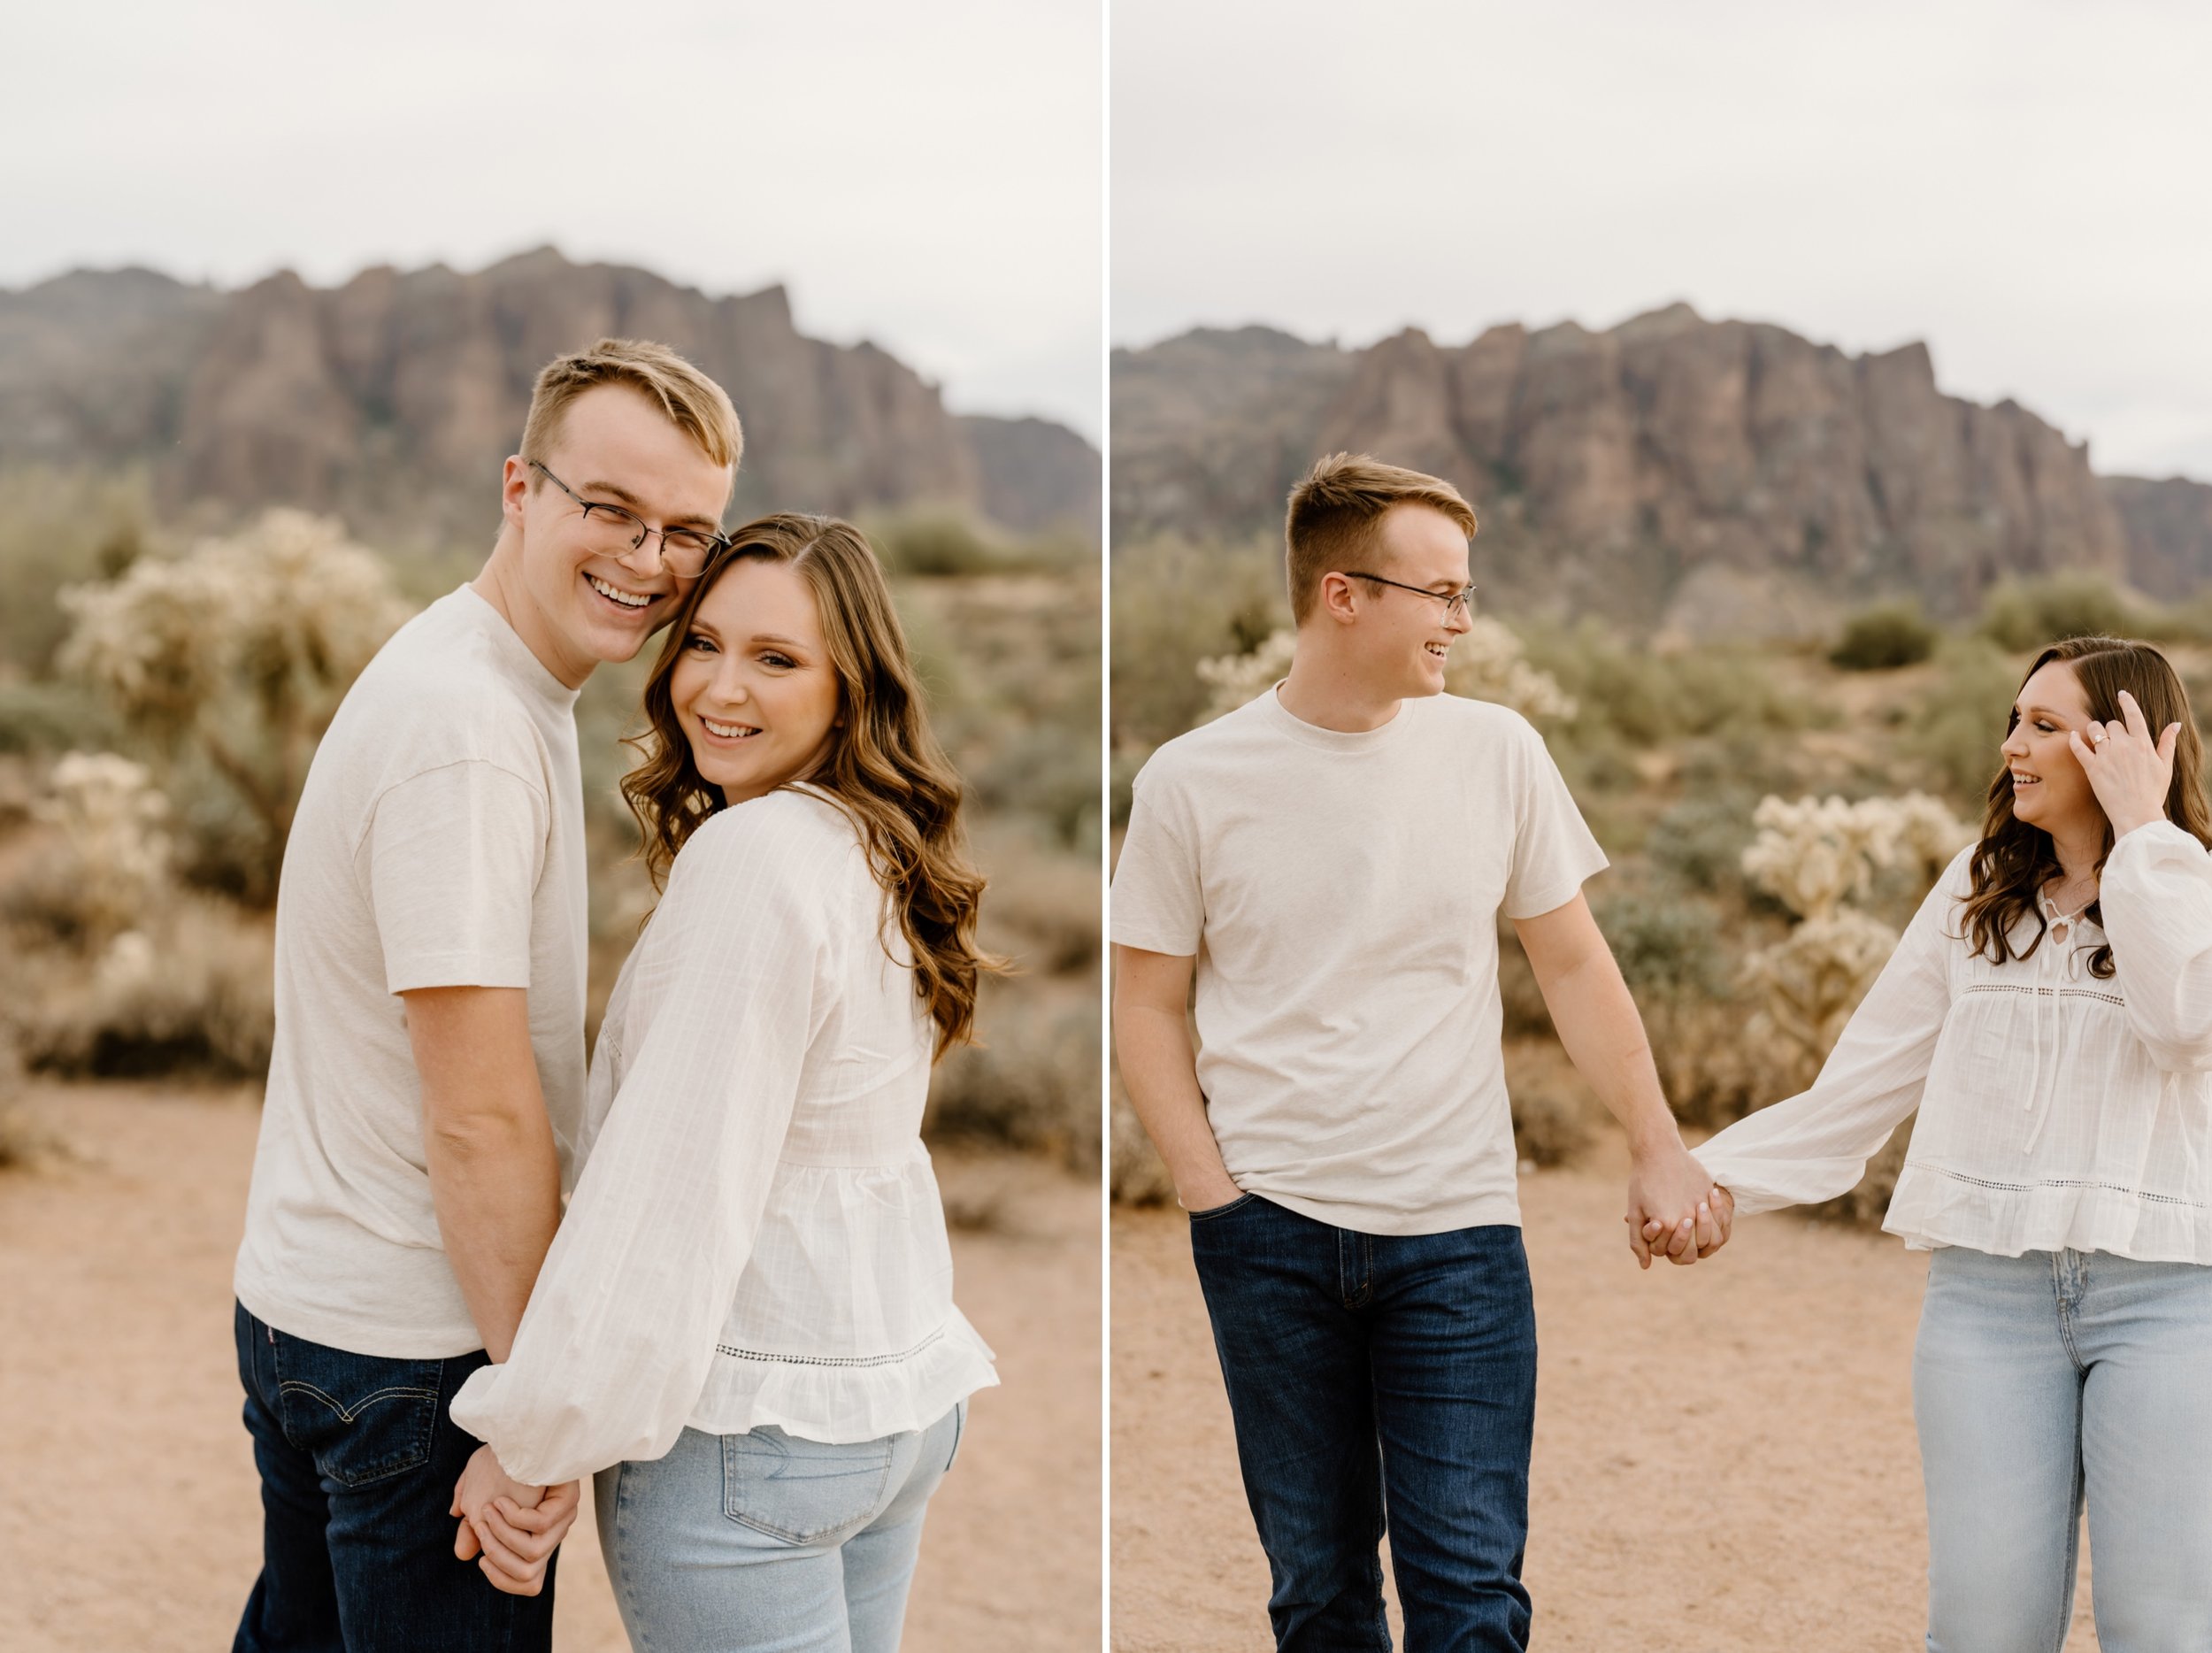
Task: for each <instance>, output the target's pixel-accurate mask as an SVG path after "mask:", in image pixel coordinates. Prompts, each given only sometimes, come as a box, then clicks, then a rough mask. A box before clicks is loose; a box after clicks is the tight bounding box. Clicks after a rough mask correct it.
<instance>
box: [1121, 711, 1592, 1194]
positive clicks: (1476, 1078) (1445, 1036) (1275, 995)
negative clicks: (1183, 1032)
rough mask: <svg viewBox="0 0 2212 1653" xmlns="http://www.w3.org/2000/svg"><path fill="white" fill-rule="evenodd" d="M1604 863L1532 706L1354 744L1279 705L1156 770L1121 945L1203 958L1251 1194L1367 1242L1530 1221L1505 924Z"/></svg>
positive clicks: (1172, 756)
mask: <svg viewBox="0 0 2212 1653" xmlns="http://www.w3.org/2000/svg"><path fill="white" fill-rule="evenodd" d="M1605 864H1606V862H1605V855H1604V852H1603V851H1602V850H1600V849H1599V848H1598V846H1597V842H1596V840H1594V838H1592V837H1591V835H1590V832H1589V829H1588V827H1586V826H1585V825H1584V824H1583V820H1582V816H1581V813H1580V811H1578V810H1577V809H1576V808H1575V803H1574V800H1573V799H1572V798H1571V796H1568V793H1567V788H1566V783H1565V782H1564V781H1563V780H1561V778H1560V774H1559V771H1558V768H1557V767H1556V766H1555V765H1554V764H1553V762H1552V760H1551V755H1550V754H1549V753H1548V752H1547V751H1546V750H1544V742H1543V740H1542V737H1541V736H1540V735H1539V734H1537V733H1536V731H1535V730H1534V729H1533V728H1532V727H1530V726H1529V724H1528V723H1527V721H1526V720H1525V719H1523V718H1522V717H1521V716H1520V715H1519V714H1518V713H1517V712H1514V711H1509V710H1508V709H1507V708H1505V707H1502V706H1497V705H1493V704H1490V703H1486V702H1482V701H1475V700H1463V699H1460V698H1458V697H1457V696H1450V695H1439V696H1434V697H1432V698H1429V699H1423V700H1408V701H1406V702H1404V703H1402V704H1401V706H1400V708H1399V711H1398V715H1397V716H1396V717H1394V718H1393V719H1391V720H1390V721H1389V722H1388V723H1386V724H1385V725H1384V726H1383V727H1381V728H1379V729H1375V730H1371V731H1368V732H1366V733H1363V734H1340V733H1338V732H1337V731H1334V730H1331V729H1324V728H1319V727H1316V726H1314V725H1312V724H1310V723H1305V722H1302V721H1301V720H1300V719H1297V718H1295V717H1294V716H1292V715H1291V713H1290V712H1288V711H1286V710H1285V709H1284V707H1283V704H1282V702H1281V701H1280V700H1279V699H1278V698H1277V697H1276V695H1275V692H1274V691H1273V690H1272V689H1271V690H1269V691H1268V692H1267V693H1265V694H1263V695H1261V696H1259V697H1258V698H1257V699H1256V700H1254V701H1253V702H1251V703H1249V704H1248V705H1246V706H1244V707H1242V708H1240V710H1238V711H1233V712H1231V713H1229V714H1228V715H1227V716H1226V717H1225V718H1221V719H1217V720H1216V721H1215V722H1213V723H1210V724H1207V725H1205V726H1204V727H1202V728H1198V729H1194V730H1193V731H1192V732H1191V733H1190V734H1185V735H1182V736H1179V738H1177V739H1175V740H1172V741H1170V742H1168V743H1167V744H1166V745H1165V746H1163V747H1162V748H1161V749H1160V750H1158V751H1157V752H1155V753H1154V754H1153V756H1152V758H1151V761H1150V762H1148V764H1146V765H1145V766H1144V768H1143V770H1142V771H1141V772H1140V773H1139V774H1138V776H1137V779H1136V783H1135V799H1134V805H1133V809H1132V811H1131V814H1130V818H1129V833H1128V836H1127V838H1126V840H1125V842H1124V843H1123V846H1122V851H1121V861H1120V864H1119V865H1118V867H1117V868H1116V869H1115V873H1114V886H1113V937H1114V940H1115V941H1116V942H1119V943H1120V944H1121V945H1123V946H1125V947H1137V948H1142V949H1145V950H1148V951H1151V952H1157V953H1171V954H1175V955H1179V956H1185V955H1195V957H1196V958H1197V1018H1198V1036H1199V1042H1200V1047H1201V1048H1200V1050H1199V1054H1198V1082H1199V1088H1200V1089H1201V1090H1202V1091H1203V1092H1204V1093H1205V1096H1206V1111H1207V1118H1208V1119H1209V1121H1210V1124H1211V1125H1212V1127H1213V1133H1214V1136H1215V1139H1216V1140H1217V1142H1219V1143H1220V1144H1221V1155H1222V1158H1223V1160H1224V1162H1225V1164H1226V1165H1227V1166H1228V1170H1229V1175H1230V1177H1231V1178H1232V1180H1234V1181H1235V1183H1236V1184H1237V1186H1238V1187H1239V1188H1243V1189H1245V1190H1247V1191H1248V1192H1250V1193H1256V1194H1261V1195H1264V1196H1266V1197H1267V1198H1269V1199H1271V1200H1274V1201H1276V1202H1278V1203H1280V1204H1283V1205H1286V1206H1288V1207H1289V1208H1290V1209H1291V1210H1292V1211H1298V1212H1301V1213H1302V1214H1303V1215H1305V1216H1308V1217H1312V1218H1314V1219H1317V1220H1319V1221H1322V1222H1327V1223H1333V1224H1335V1225H1337V1226H1340V1227H1345V1228H1351V1229H1356V1230H1359V1231H1362V1232H1365V1233H1369V1234H1438V1233H1442V1232H1444V1231H1445V1230H1448V1229H1452V1228H1467V1227H1473V1226H1478V1225H1481V1224H1488V1223H1518V1222H1519V1221H1520V1202H1519V1198H1518V1193H1517V1187H1516V1178H1515V1169H1516V1160H1515V1156H1514V1150H1513V1123H1512V1115H1511V1111H1510V1109H1509V1105H1508V1103H1507V1099H1506V1090H1505V1074H1504V1068H1503V1065H1502V1056H1501V1053H1500V1050H1499V1045H1498V1038H1499V1027H1500V1023H1501V1020H1502V1008H1501V1005H1500V1002H1499V997H1498V942H1497V915H1498V914H1499V912H1500V911H1503V912H1504V913H1505V914H1506V916H1507V917H1509V918H1514V919H1527V918H1533V917H1535V916H1537V915H1538V914H1540V913H1545V912H1549V911H1552V910H1553V909H1555V908H1556V907H1560V906H1563V905H1564V904H1565V903H1567V902H1569V901H1571V900H1572V899H1573V898H1574V896H1575V894H1576V892H1577V891H1578V889H1579V888H1581V886H1582V881H1583V880H1585V879H1586V878H1587V877H1589V876H1590V874H1591V873H1595V872H1597V871H1598V870H1599V869H1600V868H1601V867H1603V866H1604V865H1605Z"/></svg>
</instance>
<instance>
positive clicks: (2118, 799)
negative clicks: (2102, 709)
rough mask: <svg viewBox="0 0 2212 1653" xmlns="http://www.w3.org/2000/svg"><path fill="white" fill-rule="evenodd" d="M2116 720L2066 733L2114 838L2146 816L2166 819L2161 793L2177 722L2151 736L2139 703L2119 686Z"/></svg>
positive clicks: (2169, 780)
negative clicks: (2152, 737) (2110, 824)
mask: <svg viewBox="0 0 2212 1653" xmlns="http://www.w3.org/2000/svg"><path fill="white" fill-rule="evenodd" d="M2120 716H2121V719H2122V721H2121V722H2118V723H2097V722H2094V721H2092V722H2091V723H2090V724H2089V726H2088V727H2087V728H2086V729H2081V730H2076V731H2074V732H2073V733H2071V734H2068V735H2067V737H2066V744H2067V745H2068V746H2069V747H2070V749H2072V751H2073V754H2074V761H2075V762H2076V763H2078V764H2079V765H2081V772H2082V773H2084V774H2085V775H2086V776H2088V777H2089V788H2090V790H2091V791H2093V792H2094V793H2095V794H2096V795H2097V802H2098V803H2100V804H2101V805H2102V806H2103V808H2104V812H2105V815H2106V818H2107V819H2109V820H2110V821H2111V822H2112V835H2113V836H2114V837H2115V838H2118V837H2121V836H2123V835H2124V834H2127V833H2131V832H2132V831H2134V830H2135V828H2137V827H2141V826H2144V825H2146V824H2147V823H2148V822H2151V821H2162V820H2164V819H2166V793H2167V790H2168V788H2170V787H2171V786H2172V785H2173V779H2174V745H2175V742H2177V741H2178V740H2179V739H2180V738H2181V725H2179V724H2178V723H2170V724H2168V725H2167V726H2166V728H2165V731H2164V733H2162V734H2160V735H2159V737H2158V738H2157V739H2156V740H2155V741H2154V740H2152V739H2151V727H2150V725H2149V723H2148V722H2147V721H2146V720H2145V719H2144V717H2143V709H2142V707H2140V706H2139V705H2137V704H2136V703H2135V696H2132V695H2131V694H2129V693H2128V691H2127V690H2125V689H2122V690H2121V691H2120Z"/></svg>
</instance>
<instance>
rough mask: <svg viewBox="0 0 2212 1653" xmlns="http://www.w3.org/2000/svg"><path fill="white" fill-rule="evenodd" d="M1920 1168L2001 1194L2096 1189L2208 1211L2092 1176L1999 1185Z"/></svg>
mask: <svg viewBox="0 0 2212 1653" xmlns="http://www.w3.org/2000/svg"><path fill="white" fill-rule="evenodd" d="M1916 1169H1918V1170H1922V1171H1932V1172H1935V1173H1936V1174H1937V1175H1938V1176H1942V1177H1948V1178H1950V1179H1951V1180H1952V1181H1954V1182H1967V1183H1971V1184H1972V1185H1973V1186H1974V1187H1976V1188H1992V1189H1994V1190H1995V1191H1996V1192H1998V1193H2000V1194H2032V1193H2034V1192H2035V1190H2036V1189H2038V1188H2093V1189H2097V1190H2099V1191H2101V1192H2102V1193H2106V1194H2124V1195H2126V1196H2128V1197H2129V1198H2130V1199H2137V1200H2148V1201H2149V1202H2150V1203H2152V1204H2154V1205H2178V1206H2182V1207H2184V1208H2185V1209H2186V1210H2189V1211H2202V1210H2204V1208H2205V1205H2204V1202H2203V1201H2202V1200H2185V1199H2183V1198H2182V1197H2181V1196H2179V1195H2177V1194H2147V1193H2145V1192H2144V1191H2143V1190H2142V1189H2140V1188H2129V1187H2127V1186H2126V1185H2125V1184H2124V1183H2119V1182H2099V1181H2097V1180H2094V1179H2093V1178H2089V1177H2046V1178H2044V1179H2043V1180H2041V1181H2040V1182H1999V1181H1996V1180H1993V1178H1989V1177H1970V1176H1968V1175H1967V1174H1966V1173H1965V1172H1962V1171H1947V1170H1945V1169H1944V1168H1943V1167H1942V1166H1941V1165H1921V1166H1918V1167H1916Z"/></svg>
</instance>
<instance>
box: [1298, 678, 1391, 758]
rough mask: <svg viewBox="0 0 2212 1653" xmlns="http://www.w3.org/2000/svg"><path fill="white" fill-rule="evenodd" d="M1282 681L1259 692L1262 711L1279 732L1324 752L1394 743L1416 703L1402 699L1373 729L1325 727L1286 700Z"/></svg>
mask: <svg viewBox="0 0 2212 1653" xmlns="http://www.w3.org/2000/svg"><path fill="white" fill-rule="evenodd" d="M1282 687H1283V685H1282V683H1281V682H1280V681H1278V682H1275V683H1272V684H1271V685H1270V686H1269V687H1268V688H1267V689H1266V691H1265V692H1264V693H1263V694H1262V695H1261V696H1259V700H1260V703H1261V712H1260V715H1261V716H1262V717H1263V718H1264V719H1266V720H1267V722H1268V723H1269V725H1270V726H1271V727H1273V728H1274V729H1275V730H1276V731H1277V732H1278V733H1279V734H1286V735H1288V736H1289V737H1290V738H1291V739H1292V740H1294V741H1296V742H1298V743H1299V744H1300V745H1302V746H1310V747H1311V748H1313V749H1314V750H1316V751H1322V752H1345V753H1358V752H1374V751H1380V750H1384V749H1385V748H1386V747H1390V746H1393V745H1395V744H1396V743H1397V742H1399V741H1400V740H1402V739H1403V738H1404V734H1405V730H1406V727H1407V726H1408V725H1409V724H1410V723H1411V722H1412V721H1413V717H1414V712H1413V703H1412V702H1411V701H1409V700H1402V701H1400V702H1399V703H1398V711H1397V713H1396V715H1395V716H1394V717H1393V718H1392V719H1390V721H1389V722H1387V723H1386V724H1384V725H1382V726H1381V727H1379V728H1373V729H1349V730H1348V729H1325V728H1323V727H1321V726H1320V725H1319V724H1317V723H1308V722H1307V721H1306V720H1305V719H1303V718H1302V717H1300V716H1299V715H1298V714H1297V713H1296V712H1294V711H1291V709H1290V708H1289V707H1287V706H1286V705H1284V704H1283V701H1282V696H1281V694H1280V692H1279V691H1280V690H1281V688H1282Z"/></svg>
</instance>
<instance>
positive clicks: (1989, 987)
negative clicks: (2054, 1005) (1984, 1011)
mask: <svg viewBox="0 0 2212 1653" xmlns="http://www.w3.org/2000/svg"><path fill="white" fill-rule="evenodd" d="M1959 990H1960V991H1961V992H1962V993H2056V994H2060V995H2062V996H2065V997H2067V998H2070V999H2102V1000H2103V1001H2104V1002H2105V1003H2108V1004H2117V1005H2120V1006H2122V1007H2123V1008H2124V1007H2125V1006H2126V1004H2127V1001H2126V1000H2125V999H2124V998H2122V997H2121V996H2119V995H2118V994H2116V993H2100V992H2098V991H2097V990H2096V989H2095V988H2031V987H2024V986H2022V985H2021V984H2019V983H2017V982H2013V981H1975V982H1970V983H1969V984H1968V985H1967V986H1965V987H1963V988H1960V989H1959Z"/></svg>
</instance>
